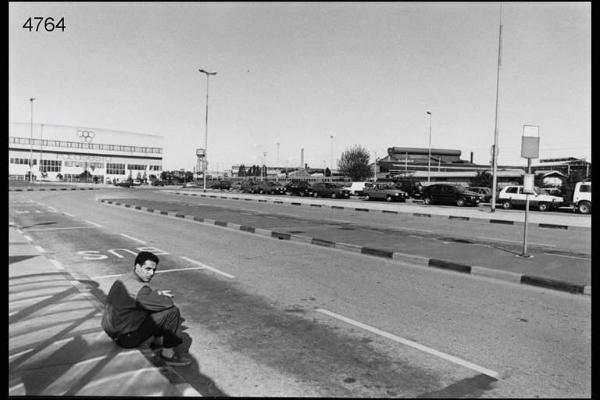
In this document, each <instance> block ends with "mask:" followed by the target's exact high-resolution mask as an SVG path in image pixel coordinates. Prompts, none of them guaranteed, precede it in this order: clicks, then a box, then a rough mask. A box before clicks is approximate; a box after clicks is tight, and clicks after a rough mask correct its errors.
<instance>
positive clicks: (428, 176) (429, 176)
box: [427, 111, 431, 183]
mask: <svg viewBox="0 0 600 400" xmlns="http://www.w3.org/2000/svg"><path fill="white" fill-rule="evenodd" d="M427 115H429V157H427V183H429V182H431V112H429V111H427Z"/></svg>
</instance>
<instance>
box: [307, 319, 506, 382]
mask: <svg viewBox="0 0 600 400" xmlns="http://www.w3.org/2000/svg"><path fill="white" fill-rule="evenodd" d="M317 311H318V312H320V313H322V314H326V315H329V316H330V317H333V318H337V319H339V320H341V321H344V322H346V323H348V324H351V325H354V326H358V327H359V328H362V329H365V330H367V331H370V332H373V333H375V334H377V335H379V336H383V337H385V338H387V339H391V340H393V341H395V342H398V343H402V344H404V345H407V346H410V347H413V348H415V349H417V350H421V351H424V352H425V353H429V354H432V355H434V356H437V357H440V358H442V359H444V360H447V361H450V362H453V363H455V364H458V365H461V366H463V367H466V368H469V369H472V370H474V371H477V372H480V373H482V374H484V375H487V376H491V377H492V378H496V379H498V377H499V374H498V373H497V372H496V371H492V370H490V369H487V368H484V367H480V366H479V365H476V364H473V363H471V362H468V361H465V360H463V359H460V358H458V357H454V356H451V355H449V354H446V353H442V352H441V351H437V350H434V349H432V348H429V347H427V346H423V345H422V344H419V343H417V342H413V341H412V340H408V339H404V338H401V337H400V336H396V335H393V334H391V333H388V332H385V331H382V330H380V329H377V328H374V327H372V326H369V325H365V324H363V323H361V322H358V321H355V320H353V319H350V318H346V317H344V316H343V315H339V314H336V313H334V312H331V311H328V310H324V309H322V308H318V309H317Z"/></svg>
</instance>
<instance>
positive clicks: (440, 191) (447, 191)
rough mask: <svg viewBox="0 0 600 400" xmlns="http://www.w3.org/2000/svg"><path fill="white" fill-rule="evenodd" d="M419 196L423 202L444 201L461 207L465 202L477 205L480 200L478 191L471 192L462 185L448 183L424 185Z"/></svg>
mask: <svg viewBox="0 0 600 400" xmlns="http://www.w3.org/2000/svg"><path fill="white" fill-rule="evenodd" d="M421 196H422V198H423V204H432V203H445V204H456V205H457V206H459V207H462V206H464V205H465V204H471V205H474V206H477V205H478V204H479V201H480V197H479V193H475V192H471V191H470V190H467V189H466V188H465V187H464V186H462V185H457V184H448V183H445V184H444V183H437V184H433V185H429V186H425V187H424V188H423V192H422V194H421Z"/></svg>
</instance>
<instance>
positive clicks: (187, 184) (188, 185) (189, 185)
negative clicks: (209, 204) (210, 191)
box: [182, 181, 204, 188]
mask: <svg viewBox="0 0 600 400" xmlns="http://www.w3.org/2000/svg"><path fill="white" fill-rule="evenodd" d="M201 187H204V184H202V185H201V184H199V183H198V182H195V181H191V182H185V183H184V184H183V186H182V188H201Z"/></svg>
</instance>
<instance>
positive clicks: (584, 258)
mask: <svg viewBox="0 0 600 400" xmlns="http://www.w3.org/2000/svg"><path fill="white" fill-rule="evenodd" d="M544 254H548V255H550V256H558V257H566V258H576V259H578V260H586V261H590V258H589V257H577V256H567V255H564V254H555V253H544Z"/></svg>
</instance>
